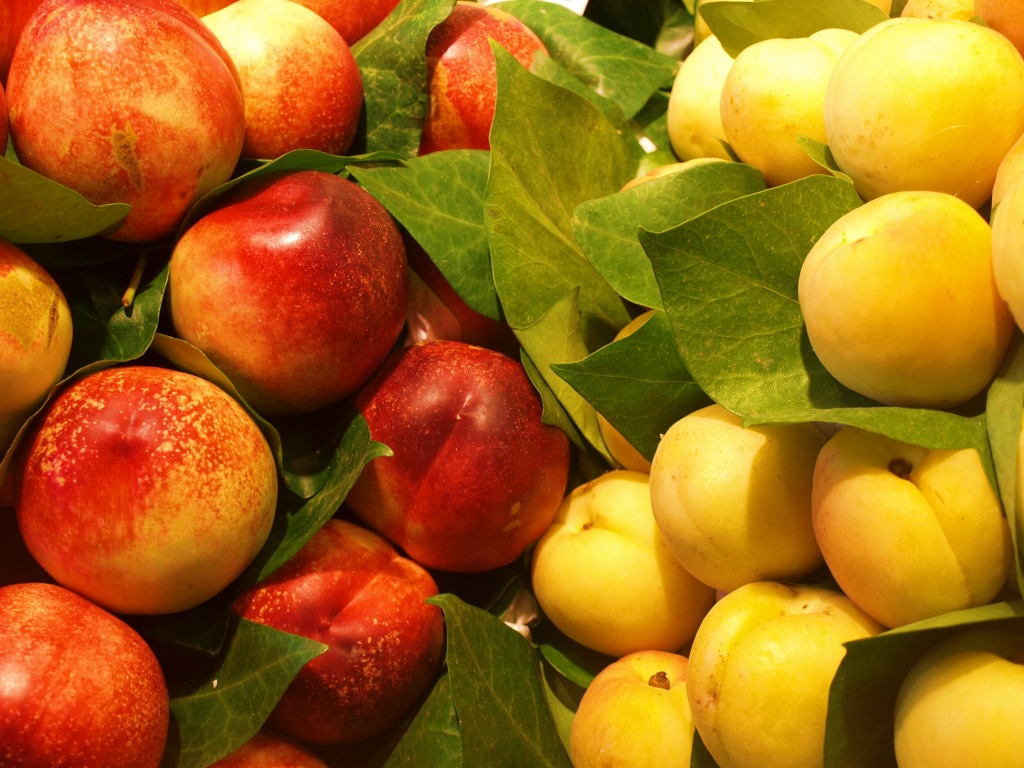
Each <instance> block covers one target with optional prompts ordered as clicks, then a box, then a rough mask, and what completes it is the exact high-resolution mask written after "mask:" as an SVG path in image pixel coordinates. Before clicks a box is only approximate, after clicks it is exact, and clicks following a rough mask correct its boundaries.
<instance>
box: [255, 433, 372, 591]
mask: <svg viewBox="0 0 1024 768" xmlns="http://www.w3.org/2000/svg"><path fill="white" fill-rule="evenodd" d="M390 455H391V449H390V448H388V447H387V446H385V445H384V444H383V443H378V442H377V441H375V440H373V439H371V437H370V429H369V427H368V426H367V425H366V421H365V419H363V417H362V416H361V415H359V414H356V415H355V417H354V418H353V419H352V422H351V424H350V425H349V427H348V429H347V430H346V431H345V434H344V436H343V437H342V439H341V442H340V443H339V444H338V446H337V449H336V450H335V452H334V455H333V457H332V459H331V461H330V463H329V464H328V466H327V467H326V469H325V470H324V471H323V472H322V473H320V474H321V478H320V481H319V487H318V488H317V489H316V492H315V493H314V494H312V495H311V496H310V497H309V498H308V499H306V500H305V501H304V503H302V505H301V506H299V507H297V508H291V506H290V505H288V503H287V502H279V504H278V510H277V516H276V517H275V519H274V527H273V529H272V530H271V532H270V538H269V540H268V543H267V545H266V546H264V547H263V549H262V550H261V551H260V553H259V555H257V557H256V560H255V561H254V562H253V564H252V565H251V566H250V567H249V570H248V571H246V574H244V575H243V577H242V583H243V584H246V583H256V582H259V581H262V580H263V579H265V578H266V577H267V576H269V575H270V574H271V573H273V572H274V571H276V570H277V569H278V568H280V567H281V566H282V565H284V564H285V563H286V562H287V561H288V560H289V559H291V557H292V556H293V555H295V553H296V552H298V551H299V550H300V549H301V548H302V547H303V546H304V545H305V544H306V542H307V541H309V540H310V539H311V538H313V535H314V534H315V533H316V532H317V531H319V530H320V529H321V528H322V527H323V525H324V523H326V522H327V521H328V520H330V519H331V518H332V517H333V516H334V514H335V513H336V512H337V511H338V510H339V509H340V508H341V505H342V503H343V502H344V501H345V497H346V496H348V492H349V491H350V490H351V489H352V486H353V485H355V482H356V480H358V479H359V474H360V473H361V472H362V469H363V467H364V466H365V465H366V464H367V463H368V462H370V461H372V460H373V459H375V458H377V457H378V456H390Z"/></svg>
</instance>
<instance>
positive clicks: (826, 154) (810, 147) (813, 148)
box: [796, 136, 853, 184]
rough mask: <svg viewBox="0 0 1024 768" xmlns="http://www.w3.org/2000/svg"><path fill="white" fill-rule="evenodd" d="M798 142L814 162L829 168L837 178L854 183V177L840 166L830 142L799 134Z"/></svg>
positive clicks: (826, 168)
mask: <svg viewBox="0 0 1024 768" xmlns="http://www.w3.org/2000/svg"><path fill="white" fill-rule="evenodd" d="M796 143H797V144H799V145H800V146H801V147H803V150H804V152H806V153H807V154H808V156H810V158H811V159H812V160H814V162H816V163H817V164H818V165H820V166H821V167H822V168H824V169H825V170H827V171H828V172H829V173H831V174H832V175H833V176H835V177H836V178H837V179H842V180H843V181H847V182H849V183H850V184H852V183H853V179H851V178H850V177H849V176H847V175H846V174H845V173H843V170H842V169H841V168H840V167H839V163H837V162H836V158H835V156H834V155H833V154H832V148H831V147H830V146H829V145H828V144H825V143H824V142H822V141H815V140H814V139H812V138H810V137H808V136H797V137H796Z"/></svg>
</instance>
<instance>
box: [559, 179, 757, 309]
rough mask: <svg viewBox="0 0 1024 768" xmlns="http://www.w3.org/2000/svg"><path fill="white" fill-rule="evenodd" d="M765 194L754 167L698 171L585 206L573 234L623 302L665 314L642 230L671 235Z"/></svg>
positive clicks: (577, 214) (654, 181) (576, 214)
mask: <svg viewBox="0 0 1024 768" xmlns="http://www.w3.org/2000/svg"><path fill="white" fill-rule="evenodd" d="M764 188H765V183H764V176H763V175H762V174H761V172H760V171H758V170H757V169H755V168H753V167H751V166H749V165H744V164H742V163H728V162H712V163H707V164H702V165H696V166H694V167H692V168H689V169H687V170H685V171H681V172H678V173H671V174H668V175H666V176H662V177H660V178H656V179H652V180H650V181H647V182H644V183H642V184H638V185H636V186H634V187H631V188H630V189H626V190H622V191H620V192H616V193H614V194H612V195H608V196H606V197H601V198H597V199H595V200H588V201H586V202H584V203H582V204H581V205H580V206H579V207H578V208H577V209H576V210H575V212H574V213H573V218H572V226H573V232H574V233H575V235H576V239H577V241H579V244H580V247H581V248H582V249H583V252H584V253H585V254H586V255H587V258H588V259H589V260H590V263H591V264H593V265H594V268H595V269H596V270H597V271H598V272H599V273H600V274H601V275H602V276H603V277H604V278H605V279H606V280H607V281H608V283H609V284H610V285H611V286H612V287H613V288H615V290H616V291H618V293H619V294H620V295H621V296H622V297H623V298H626V299H628V300H629V301H632V302H633V303H635V304H639V305H640V306H643V307H654V308H660V307H661V292H660V291H659V290H658V283H657V281H656V280H655V278H654V270H653V269H652V268H651V262H650V260H649V259H648V258H647V254H646V253H644V249H643V248H642V247H641V246H640V241H639V240H638V239H637V230H638V228H640V227H643V228H644V229H647V230H650V231H652V232H659V231H661V230H665V229H669V228H671V227H674V226H677V225H679V224H681V223H682V222H684V221H686V220H687V219H691V218H693V217H694V216H697V215H699V214H701V213H704V212H705V211H708V210H710V209H711V208H714V207H715V206H716V205H719V204H721V203H724V202H728V201H729V200H734V199H736V198H737V197H742V196H744V195H749V194H753V193H754V192H760V191H761V190H763V189H764Z"/></svg>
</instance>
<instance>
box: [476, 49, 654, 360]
mask: <svg viewBox="0 0 1024 768" xmlns="http://www.w3.org/2000/svg"><path fill="white" fill-rule="evenodd" d="M495 57H496V60H497V73H498V98H497V104H496V108H495V115H494V123H493V125H492V128H491V169H490V178H489V180H488V184H487V190H486V193H485V198H484V214H485V221H486V226H487V233H488V243H489V245H490V248H491V266H492V270H493V272H494V283H495V286H496V288H497V291H498V297H499V299H500V301H501V306H502V308H503V310H504V312H505V316H506V318H507V319H508V323H509V325H511V326H513V327H515V328H526V327H528V326H530V325H532V324H533V323H535V322H536V321H537V320H539V319H540V317H541V316H542V315H543V314H544V313H545V312H546V311H547V310H548V308H549V307H551V306H552V305H553V304H554V303H555V302H557V301H558V300H559V299H561V298H562V297H563V296H564V295H565V294H566V293H568V292H569V291H571V290H573V289H574V288H577V287H578V288H579V289H580V309H581V312H582V313H583V318H582V323H583V337H584V339H585V340H586V344H587V346H588V348H596V347H597V346H600V345H601V344H604V343H607V342H608V341H609V340H610V339H611V337H612V336H614V334H615V332H616V331H617V330H618V329H619V328H621V327H622V326H623V325H625V324H626V323H627V322H628V321H629V315H628V313H627V311H626V308H625V305H624V304H623V303H622V300H621V298H620V297H619V296H618V294H617V293H615V291H614V290H613V289H612V288H611V286H609V285H608V283H607V282H606V281H605V280H604V279H603V278H602V277H601V276H600V275H599V274H598V273H597V272H596V271H595V270H594V269H593V267H592V266H591V265H590V263H589V262H588V261H587V259H586V257H585V256H584V255H583V252H582V251H581V250H580V247H579V245H578V244H577V243H576V241H575V239H574V237H573V233H572V224H571V215H572V211H574V210H575V209H576V206H578V205H579V204H580V203H582V202H584V201H586V200H590V199H592V198H595V197H600V196H603V195H607V194H610V193H611V192H614V191H616V190H618V189H619V188H620V187H622V185H623V184H625V182H626V181H627V180H628V179H630V178H632V177H633V175H634V173H635V171H636V167H637V164H638V162H639V151H640V150H639V146H638V145H637V144H636V143H635V142H634V141H632V139H631V137H629V136H624V135H622V133H621V132H619V131H616V129H615V128H614V127H613V126H612V124H611V123H609V122H608V120H607V119H606V118H605V117H604V115H602V114H601V113H600V111H598V110H597V109H596V108H595V107H594V106H593V105H592V104H590V103H589V102H588V101H587V100H585V99H581V98H580V97H578V96H576V95H575V94H573V93H572V92H570V91H568V90H566V89H565V88H561V87H559V86H556V85H553V84H551V83H549V82H547V81H545V80H543V79H542V78H540V77H537V76H535V75H532V74H531V73H529V72H528V71H527V70H526V69H524V68H523V67H521V66H520V65H519V63H518V62H517V61H516V60H515V59H514V58H512V56H511V55H509V54H508V53H507V52H505V51H504V50H503V49H501V48H500V47H495Z"/></svg>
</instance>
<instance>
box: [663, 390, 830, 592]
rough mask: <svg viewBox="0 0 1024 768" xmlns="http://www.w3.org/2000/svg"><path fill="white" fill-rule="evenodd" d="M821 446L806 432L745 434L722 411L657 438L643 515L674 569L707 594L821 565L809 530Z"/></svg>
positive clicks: (821, 439)
mask: <svg viewBox="0 0 1024 768" xmlns="http://www.w3.org/2000/svg"><path fill="white" fill-rule="evenodd" d="M824 444H825V436H824V435H823V434H822V433H821V432H820V431H819V430H818V429H817V428H816V427H814V426H813V425H811V424H765V425H760V426H756V427H749V428H745V427H743V425H742V419H740V418H739V417H738V416H736V415H735V414H732V413H730V412H729V411H728V410H726V409H725V408H723V407H722V406H721V405H718V404H712V405H709V406H706V407H704V408H701V409H698V410H696V411H693V412H691V413H689V414H687V415H686V416H684V417H683V418H681V419H680V420H679V421H677V422H676V423H675V424H673V425H672V426H671V427H670V428H669V430H668V431H667V432H666V433H665V434H664V435H663V436H662V439H661V441H660V442H659V443H658V448H657V450H656V451H655V453H654V461H653V462H652V465H651V473H650V478H651V479H650V487H651V508H652V510H653V511H654V519H655V521H656V522H657V524H658V528H659V529H660V530H661V532H662V534H663V535H664V537H665V541H666V542H667V543H668V546H669V547H670V549H671V550H672V552H673V553H674V554H675V556H676V559H677V560H679V562H680V563H682V564H683V567H685V568H686V569H687V570H688V571H689V572H690V573H692V574H693V575H694V576H696V577H697V578H698V579H700V580H701V581H702V582H704V583H705V584H710V585H711V586H713V587H715V589H718V590H723V591H728V590H732V589H736V588H737V587H739V586H741V585H743V584H746V583H749V582H752V581H761V580H764V579H779V580H796V579H799V578H801V577H803V576H806V575H807V574H809V573H811V572H813V571H814V570H816V569H817V568H819V567H820V566H821V565H822V564H823V563H824V560H823V558H822V556H821V552H820V550H819V549H818V543H817V541H816V540H815V538H814V531H813V529H812V527H811V506H810V502H811V479H812V477H813V473H814V462H815V459H816V458H817V455H818V451H819V450H820V449H821V447H822V446H823V445H824Z"/></svg>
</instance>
